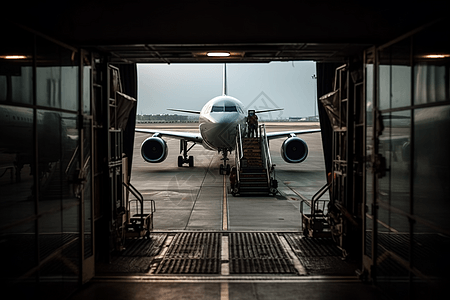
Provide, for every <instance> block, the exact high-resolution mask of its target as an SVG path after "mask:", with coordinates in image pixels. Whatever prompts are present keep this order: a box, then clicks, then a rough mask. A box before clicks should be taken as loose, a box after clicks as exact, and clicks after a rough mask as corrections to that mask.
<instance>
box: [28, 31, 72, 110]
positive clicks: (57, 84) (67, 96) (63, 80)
mask: <svg viewBox="0 0 450 300" xmlns="http://www.w3.org/2000/svg"><path fill="white" fill-rule="evenodd" d="M36 44H37V57H38V59H37V68H36V93H37V94H36V96H37V104H38V105H42V106H48V107H54V108H63V109H68V110H77V108H78V66H77V64H76V61H75V60H76V55H74V53H73V52H72V51H69V50H67V49H64V48H61V47H59V46H58V45H55V44H53V43H51V42H49V41H46V40H44V39H41V38H38V39H37V42H36Z"/></svg>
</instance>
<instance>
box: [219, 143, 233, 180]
mask: <svg viewBox="0 0 450 300" xmlns="http://www.w3.org/2000/svg"><path fill="white" fill-rule="evenodd" d="M228 151H230V150H228V149H219V152H222V155H223V158H221V160H223V164H221V165H220V169H219V173H220V175H230V171H231V167H230V165H229V164H228V160H229V159H228ZM230 152H231V151H230Z"/></svg>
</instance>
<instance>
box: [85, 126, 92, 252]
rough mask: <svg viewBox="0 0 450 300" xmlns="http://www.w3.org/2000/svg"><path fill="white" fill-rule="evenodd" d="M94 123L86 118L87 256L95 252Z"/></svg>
mask: <svg viewBox="0 0 450 300" xmlns="http://www.w3.org/2000/svg"><path fill="white" fill-rule="evenodd" d="M91 130H92V124H91V120H89V119H85V120H84V131H83V134H84V139H83V146H84V150H83V151H84V152H83V156H84V161H85V163H84V171H85V175H86V182H85V184H84V235H85V236H84V257H85V258H87V257H89V256H91V255H92V254H93V248H92V247H93V236H92V222H93V220H92V172H91V170H92V157H91V147H92V135H91Z"/></svg>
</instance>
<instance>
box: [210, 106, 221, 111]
mask: <svg viewBox="0 0 450 300" xmlns="http://www.w3.org/2000/svg"><path fill="white" fill-rule="evenodd" d="M222 111H223V106H219V105H214V106H213V107H212V109H211V112H222Z"/></svg>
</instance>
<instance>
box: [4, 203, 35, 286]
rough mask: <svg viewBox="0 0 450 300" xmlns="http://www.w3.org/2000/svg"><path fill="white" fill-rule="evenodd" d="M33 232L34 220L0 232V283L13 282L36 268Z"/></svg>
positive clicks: (18, 212) (17, 212) (17, 211)
mask: <svg viewBox="0 0 450 300" xmlns="http://www.w3.org/2000/svg"><path fill="white" fill-rule="evenodd" d="M9 213H10V214H12V215H14V214H16V215H17V214H20V209H16V210H15V211H14V212H13V211H11V210H10V211H9ZM35 231H36V227H35V222H34V220H33V221H31V222H28V223H24V224H20V225H16V226H14V227H11V228H8V229H4V230H2V232H1V239H2V243H1V245H2V246H1V247H0V255H2V257H3V261H2V268H1V270H2V272H1V276H2V281H3V280H6V282H13V281H15V280H16V279H18V278H19V277H21V276H23V275H25V274H26V273H27V272H29V271H30V270H31V269H32V268H34V267H36V266H37V257H36V255H37V251H36V245H37V244H36V235H35ZM31 280H32V279H31ZM2 283H3V282H2Z"/></svg>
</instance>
